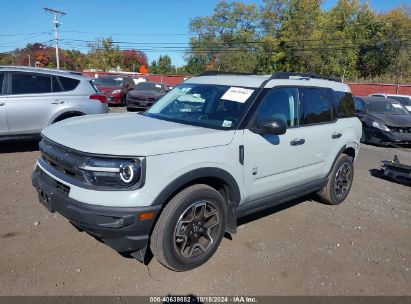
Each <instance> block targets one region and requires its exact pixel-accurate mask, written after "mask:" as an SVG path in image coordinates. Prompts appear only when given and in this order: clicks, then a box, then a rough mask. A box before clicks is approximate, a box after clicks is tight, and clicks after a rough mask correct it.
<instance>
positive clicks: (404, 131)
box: [389, 127, 411, 134]
mask: <svg viewBox="0 0 411 304" xmlns="http://www.w3.org/2000/svg"><path fill="white" fill-rule="evenodd" d="M389 128H390V130H391V131H392V132H394V133H400V134H409V133H411V127H410V128H395V127H389Z"/></svg>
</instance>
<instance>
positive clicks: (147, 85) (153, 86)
mask: <svg viewBox="0 0 411 304" xmlns="http://www.w3.org/2000/svg"><path fill="white" fill-rule="evenodd" d="M164 89H165V88H164V86H163V85H162V84H160V83H154V82H140V83H139V84H137V85H136V87H135V88H134V90H135V91H155V92H158V93H163V92H165V90H164Z"/></svg>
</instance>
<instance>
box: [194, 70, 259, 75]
mask: <svg viewBox="0 0 411 304" xmlns="http://www.w3.org/2000/svg"><path fill="white" fill-rule="evenodd" d="M219 75H254V74H253V73H243V72H224V71H207V72H203V73H201V74H200V75H198V76H219Z"/></svg>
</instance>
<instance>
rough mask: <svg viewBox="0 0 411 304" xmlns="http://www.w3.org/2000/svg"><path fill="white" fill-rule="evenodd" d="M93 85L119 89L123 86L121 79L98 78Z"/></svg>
mask: <svg viewBox="0 0 411 304" xmlns="http://www.w3.org/2000/svg"><path fill="white" fill-rule="evenodd" d="M94 84H95V85H100V86H107V87H121V86H122V85H123V78H114V77H99V78H97V79H96V80H95V81H94Z"/></svg>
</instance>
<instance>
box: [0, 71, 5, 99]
mask: <svg viewBox="0 0 411 304" xmlns="http://www.w3.org/2000/svg"><path fill="white" fill-rule="evenodd" d="M4 78H5V77H4V73H0V95H2V94H3V82H4Z"/></svg>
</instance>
